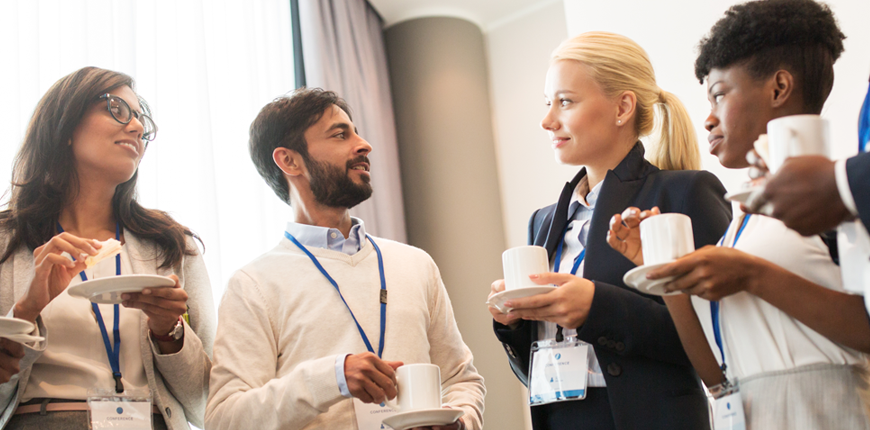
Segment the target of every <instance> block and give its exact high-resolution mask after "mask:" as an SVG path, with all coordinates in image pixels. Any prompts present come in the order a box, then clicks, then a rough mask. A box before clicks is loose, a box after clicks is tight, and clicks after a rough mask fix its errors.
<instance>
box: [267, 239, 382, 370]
mask: <svg viewBox="0 0 870 430" xmlns="http://www.w3.org/2000/svg"><path fill="white" fill-rule="evenodd" d="M284 237H286V238H287V239H290V241H291V242H293V244H295V245H296V246H298V247H299V249H301V250H302V252H304V253H305V255H307V256H308V258H310V259H311V262H312V263H314V265H315V266H316V267H317V270H320V273H322V274H323V276H325V277H326V280H328V281H329V283H330V284H332V286H333V287H335V291H337V292H338V297H339V298H341V302H342V303H344V307H346V308H347V311H348V312H350V317H351V318H353V322H354V323H356V328H357V330H359V334H360V336H361V337H362V340H363V342H365V344H366V349H368V350H369V352H371V353H373V354H374V352H375V350H374V348H372V344H371V342H369V338H368V336H366V332H365V331H364V330H363V328H362V326H361V325H359V321H357V320H356V316H355V315H354V314H353V311H352V310H351V309H350V306H348V305H347V301H345V300H344V296H343V295H342V294H341V289H339V288H338V283H337V282H335V279H332V276H329V273H327V272H326V269H324V268H323V266H321V265H320V262H319V261H317V257H315V256H314V254H312V253H311V252H310V251H309V250H308V249H307V248H305V246H304V245H302V244H301V243H299V241H298V240H296V238H295V237H293V235H292V234H290V233H287V232H286V231H285V232H284ZM366 238H368V240H369V242H371V243H372V246H374V247H375V252H376V253H377V254H378V272H380V275H381V300H380V301H381V338H380V341H379V342H378V358H382V355H383V353H384V333H385V332H386V329H387V280H386V277H385V276H384V257H383V255H381V249H380V248H378V245H377V244H376V243H375V241H374V240H373V239H372V237H371V236H369V235H366Z"/></svg>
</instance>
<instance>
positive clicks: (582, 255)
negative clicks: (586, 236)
mask: <svg viewBox="0 0 870 430" xmlns="http://www.w3.org/2000/svg"><path fill="white" fill-rule="evenodd" d="M564 244H565V235H562V240H561V241H559V246H558V247H557V248H556V262H555V263H553V271H554V272H556V273H559V267H560V266H561V265H562V247H563V245H564ZM584 258H586V248H583V250H582V251H580V254H579V255H577V257H575V258H574V266H572V267H571V274H572V275H576V274H577V270H578V269H579V268H580V263H582V262H583V259H584Z"/></svg>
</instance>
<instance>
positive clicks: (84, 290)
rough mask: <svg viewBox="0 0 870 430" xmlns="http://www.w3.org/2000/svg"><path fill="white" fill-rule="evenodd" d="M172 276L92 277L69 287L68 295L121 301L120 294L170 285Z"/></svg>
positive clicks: (97, 301)
mask: <svg viewBox="0 0 870 430" xmlns="http://www.w3.org/2000/svg"><path fill="white" fill-rule="evenodd" d="M174 285H175V281H173V280H172V278H169V277H166V276H160V275H119V276H110V277H108V278H100V279H94V280H91V281H87V282H82V283H81V284H78V285H75V286H72V287H70V288H69V289H68V290H67V291H69V295H70V296H73V297H79V298H82V299H87V300H90V301H92V302H94V303H110V304H111V303H121V302H122V301H123V300H121V294H123V293H138V292H140V291H142V290H143V289H145V288H164V287H172V286H174Z"/></svg>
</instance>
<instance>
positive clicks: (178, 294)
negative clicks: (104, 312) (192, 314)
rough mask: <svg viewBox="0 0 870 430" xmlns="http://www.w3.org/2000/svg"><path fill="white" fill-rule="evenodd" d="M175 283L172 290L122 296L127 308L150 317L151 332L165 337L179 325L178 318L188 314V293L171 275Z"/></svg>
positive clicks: (150, 290)
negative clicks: (140, 311) (139, 310)
mask: <svg viewBox="0 0 870 430" xmlns="http://www.w3.org/2000/svg"><path fill="white" fill-rule="evenodd" d="M169 277H170V278H172V279H173V280H174V281H175V285H174V286H173V287H171V288H145V289H144V290H142V292H141V293H124V294H121V299H122V300H124V302H123V303H122V304H123V305H124V306H125V307H128V308H132V309H141V310H142V312H144V313H145V315H146V316H147V317H148V328H149V329H151V332H152V333H154V334H156V335H160V336H165V335H166V334H167V333H169V332H170V331H172V328H173V327H175V324H176V323H178V317H180V316H181V315H183V314H184V313H185V312H187V299H188V296H187V292H186V291H184V289H182V288H181V284H180V283H179V282H178V276H175V275H169Z"/></svg>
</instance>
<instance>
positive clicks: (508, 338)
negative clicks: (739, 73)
mask: <svg viewBox="0 0 870 430" xmlns="http://www.w3.org/2000/svg"><path fill="white" fill-rule="evenodd" d="M643 154H644V149H643V145H641V144H640V142H638V143H637V144H636V145H635V146H634V148H632V150H631V151H630V152H629V153H628V155H627V156H626V157H625V159H623V160H622V162H621V163H620V164H619V165H618V166H617V167H616V168H615V169H613V170H610V171H608V172H607V175H606V177H605V178H604V183H603V184H602V186H601V192H600V194H599V197H598V200H597V203H596V206H595V210H594V212H593V215H592V221H591V226H590V229H589V237H588V240H587V244H588V245H587V252H586V262H585V268H584V273H583V277H584V278H586V279H589V280H592V281H593V282H594V283H595V294H594V297H593V300H592V305H591V308H590V310H589V315H588V317H587V320H586V322H585V324H583V326H581V327H579V328H578V332H577V334H578V337H579V338H580V339H581V340H583V341H585V342H588V343H590V344H592V346H593V347H594V349H595V354H596V356H597V357H598V361H599V363H600V365H601V369H602V371H603V373H604V378H605V381H606V383H607V388H606V390H604V389H594V388H593V389H590V390H587V392H588V394H587V398H586V399H584V400H579V401H570V402H561V403H553V404H549V405H541V406H535V407H533V408H532V421H533V424H534V427H535V428H536V429H543V428H553V429H569V428H570V429H575V428H584V429H586V428H617V429H625V430H636V429H668V430H674V429H708V428H709V425H710V424H709V423H710V421H709V417H708V406H707V400H706V397H705V394H704V391H703V388H702V386H701V382H700V380H699V378H698V376H697V374H696V373H695V371H694V369H693V368H692V366H691V363H690V362H689V359H688V357H687V356H686V353H685V351H684V350H683V347H682V344H681V343H680V338H679V336H678V335H677V330H676V327H675V326H674V322H673V320H672V319H671V317H670V314H669V313H668V310H667V307H666V306H665V304H664V301H663V300H662V298H661V297H657V296H651V295H646V294H642V293H640V292H638V291H637V290H635V289H633V288H631V287H627V286H626V285H625V284H624V283H623V282H622V277H623V275H624V274H625V273H626V272H628V271H629V270H631V269H632V268H634V267H635V265H634V263H632V262H631V261H629V260H628V259H626V258H625V257H623V256H622V255H621V254H619V253H618V252H616V251H615V250H613V249H612V248H611V247H610V246H609V245H608V244H607V241H606V235H607V231H608V229H609V221H610V218H611V217H612V216H613V215H614V214H618V213H621V212H622V211H623V210H625V209H626V208H628V207H630V206H636V207H639V208H640V209H642V210H643V209H650V208H652V207H653V206H658V207H659V208H660V209H661V211H662V213H667V212H678V213H683V214H686V215H688V216H689V217H691V218H692V227H693V232H694V239H695V247H696V248H701V247H703V246H705V245H711V244H715V243H716V242H717V241H718V240H719V238H720V237H722V235H723V234H724V232H725V230H726V229H727V228H728V223H729V222H730V220H731V205H730V204H729V203H728V202H726V201H725V199H724V197H723V196H724V194H725V188H724V187H723V186H722V184H721V182H719V180H718V179H717V178H716V177H715V176H714V175H713V174H711V173H709V172H705V171H688V170H687V171H663V170H660V169H659V168H657V167H655V166H653V165H652V164H650V163H649V162H648V161H646V160H645V159H644V157H643ZM585 174H586V169H585V168H584V169H583V170H581V171H580V172H579V173H578V174H577V176H576V177H574V179H573V180H572V181H571V182H569V183H567V184H565V187H564V189H563V190H562V194H561V196H560V197H559V202H558V203H556V204H555V205H551V206H548V207H545V208H543V209H539V210H537V211H536V212H535V213H534V214H533V215H532V217H531V219H530V221H529V243H530V244H534V245H539V246H543V247H545V248H546V249H547V252H548V253H549V256H550V259H551V260H552V258H553V255H554V254H555V249H556V247H557V246H558V244H559V241H561V240H562V234H563V231H564V228H565V225H566V223H567V213H568V206H569V203H570V200H571V195H572V193H573V192H574V189H575V187H576V186H577V184H578V183H579V182H580V179H581V178H583V176H584V175H585ZM494 329H495V333H496V336H497V337H498V339H499V341H501V342H502V343H503V345H504V348H505V351H506V352H507V354H508V357H509V359H510V364H511V367H512V369H513V371H514V373H515V374H516V375H517V377H518V378H519V379H520V381H522V382H523V383H524V384H526V385H528V369H529V355H530V348H531V344H532V342H533V341H535V340H536V337H537V324H536V323H535V322H532V321H522V322H521V323H520V325H519V326H518V327H517V328H516V329H513V330H512V329H510V328H508V327H507V326H504V325H501V324H499V323H497V322H495V323H494ZM605 391H606V394H605ZM580 423H583V426H582V427H580ZM595 423H598V424H595ZM614 425H615V427H614Z"/></svg>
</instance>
